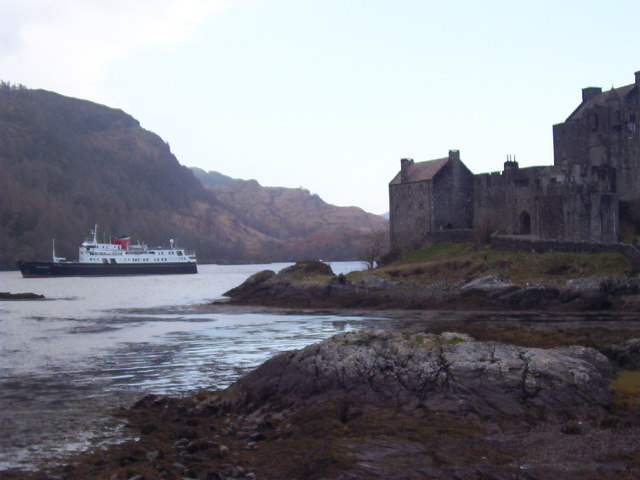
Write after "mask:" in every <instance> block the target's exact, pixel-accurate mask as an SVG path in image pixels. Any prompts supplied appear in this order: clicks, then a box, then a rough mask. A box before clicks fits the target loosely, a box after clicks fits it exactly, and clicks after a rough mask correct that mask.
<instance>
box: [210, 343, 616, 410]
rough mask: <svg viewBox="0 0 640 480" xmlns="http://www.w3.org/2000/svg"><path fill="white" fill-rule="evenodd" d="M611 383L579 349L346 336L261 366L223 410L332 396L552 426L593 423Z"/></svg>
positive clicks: (605, 367) (600, 363) (604, 367)
mask: <svg viewBox="0 0 640 480" xmlns="http://www.w3.org/2000/svg"><path fill="white" fill-rule="evenodd" d="M612 378H613V372H612V369H611V367H610V366H609V363H608V360H607V358H606V357H605V356H604V355H602V354H601V353H599V352H597V351H596V350H593V349H590V348H586V347H582V346H572V347H565V348H554V349H549V350H544V349H539V348H523V347H516V346H513V345H505V344H502V343H498V342H477V341H474V340H473V339H472V338H471V337H469V336H467V335H464V334H457V333H443V334H441V335H433V334H424V335H403V334H400V333H376V332H358V333H356V332H348V333H342V334H338V335H335V336H333V337H331V338H329V339H327V340H325V341H323V342H321V343H318V344H315V345H311V346H308V347H306V348H304V349H302V350H299V351H295V352H290V353H284V354H281V355H279V356H276V357H275V358H273V359H271V360H269V361H267V362H265V363H264V364H263V365H261V366H260V367H259V368H257V369H256V370H255V371H253V372H252V373H250V374H249V375H247V376H246V377H244V378H242V379H241V380H239V381H238V382H237V383H236V384H235V386H234V388H233V397H232V398H231V399H229V398H225V399H224V400H223V403H224V404H225V405H226V406H232V407H233V409H238V408H240V409H241V410H243V411H246V412H254V411H256V410H259V409H267V410H278V409H283V408H291V407H295V408H300V407H301V406H302V405H305V404H306V403H308V402H318V401H320V400H322V399H329V398H330V399H334V400H335V399H343V400H349V401H352V402H357V403H365V404H374V405H378V406H389V407H393V408H401V409H403V410H404V411H406V412H407V413H410V414H411V415H416V416H418V417H424V416H427V415H430V414H432V413H437V412H440V413H442V412H446V413H456V414H463V415H474V416H477V417H483V418H484V417H493V416H504V415H508V416H518V415H523V414H525V413H526V412H528V411H530V410H531V409H534V410H536V411H538V413H539V414H542V415H544V416H545V417H548V418H556V417H558V416H561V415H563V414H566V413H567V412H569V411H570V412H571V414H572V415H573V416H576V415H585V414H586V413H589V414H590V415H593V414H594V413H595V411H596V410H597V409H598V406H600V405H605V404H606V403H607V402H608V400H609V390H608V384H609V382H610V380H611V379H612ZM214 403H215V400H214ZM204 405H209V406H210V405H212V403H210V402H207V403H205V404H203V406H204Z"/></svg>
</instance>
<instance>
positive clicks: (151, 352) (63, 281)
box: [0, 262, 370, 469]
mask: <svg viewBox="0 0 640 480" xmlns="http://www.w3.org/2000/svg"><path fill="white" fill-rule="evenodd" d="M286 265H287V264H274V265H243V266H217V265H202V266H200V267H199V271H200V273H199V274H197V275H172V276H142V277H120V278H104V277H102V278H100V277H92V278H58V279H23V278H21V277H20V275H19V273H18V272H0V291H8V292H12V293H18V292H35V293H40V294H44V295H45V296H46V297H47V300H41V301H15V302H7V301H5V302H0V429H1V430H2V433H3V434H2V435H0V469H3V468H8V467H13V466H20V467H30V466H33V465H37V463H38V461H39V460H40V459H42V458H43V457H46V456H50V455H55V454H58V453H64V452H65V451H73V450H76V449H78V448H81V447H83V446H86V445H87V442H89V441H91V440H93V441H109V440H113V439H117V438H119V435H120V433H119V426H118V425H117V424H114V423H113V420H112V419H111V417H110V416H109V415H108V410H109V409H111V408H113V407H117V406H123V405H124V406H126V405H130V404H131V403H132V402H134V401H135V400H136V399H137V398H139V397H140V396H142V395H145V394H147V393H156V394H179V393H181V392H186V391H190V390H194V389H199V388H222V387H225V386H227V385H229V384H230V383H231V382H233V381H234V380H235V379H236V378H237V377H238V376H239V375H240V374H242V373H243V372H246V371H247V370H249V369H251V368H253V367H255V366H257V365H259V364H260V363H262V362H263V361H264V360H266V359H267V358H269V357H271V356H272V355H274V354H275V353H278V352H281V351H285V350H290V349H295V348H300V347H303V346H305V345H308V344H310V343H313V342H316V341H318V340H321V339H324V338H326V337H328V336H330V335H332V334H334V333H336V332H339V331H343V330H349V329H357V328H359V325H361V323H362V322H363V321H364V320H365V319H364V318H359V317H353V318H352V317H337V316H329V315H327V316H323V315H285V314H282V315H279V314H261V313H247V312H246V311H243V312H244V313H210V312H207V311H206V310H207V309H206V308H203V307H202V305H205V304H207V303H209V302H211V301H213V300H215V299H218V298H220V297H221V295H222V293H223V292H225V291H226V290H228V289H229V288H232V287H234V286H236V285H238V284H239V283H241V282H242V281H243V280H244V279H246V278H247V277H248V276H249V275H251V274H253V273H255V272H257V271H259V270H262V269H265V268H270V269H273V270H276V271H277V270H279V269H281V268H283V267H284V266H286ZM332 267H333V268H334V271H336V273H340V272H347V271H351V270H356V269H359V268H361V264H360V263H356V262H354V263H347V262H345V263H336V264H333V265H332ZM209 310H210V309H209ZM368 320H370V319H368Z"/></svg>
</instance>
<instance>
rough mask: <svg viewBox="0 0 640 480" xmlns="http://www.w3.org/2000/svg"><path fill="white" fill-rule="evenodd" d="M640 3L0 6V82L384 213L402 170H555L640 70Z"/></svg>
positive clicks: (226, 165) (176, 0)
mask: <svg viewBox="0 0 640 480" xmlns="http://www.w3.org/2000/svg"><path fill="white" fill-rule="evenodd" d="M639 18H640V2H638V0H623V1H617V0H611V1H609V2H604V1H598V2H596V1H590V0H580V1H578V0H575V1H573V0H537V1H518V0H504V1H499V0H486V1H477V0H469V1H462V0H447V1H442V0H438V1H431V0H208V1H205V0H55V1H53V0H0V79H1V80H4V81H10V82H12V83H22V84H24V85H26V86H27V87H30V88H43V89H46V90H52V91H55V92H58V93H61V94H64V95H68V96H73V97H78V98H84V99H88V100H92V101H95V102H98V103H102V104H105V105H108V106H111V107H117V108H122V109H123V110H124V111H126V112H127V113H129V114H131V115H132V116H134V117H135V118H137V119H138V120H139V121H140V123H141V124H142V126H143V127H144V128H146V129H148V130H152V131H154V132H155V133H157V134H158V135H160V136H161V137H162V138H163V139H164V140H165V141H167V142H168V143H169V144H170V145H171V150H172V152H173V153H174V154H175V155H176V156H177V158H178V161H179V162H180V163H181V164H183V165H186V166H197V167H200V168H203V169H205V170H215V171H218V172H221V173H223V174H225V175H229V176H232V177H235V178H243V179H250V178H253V179H256V180H258V181H259V182H260V183H261V184H263V185H268V186H286V187H304V188H307V189H309V190H310V191H311V192H312V193H317V194H319V195H320V196H321V197H322V198H323V199H324V200H325V201H327V202H329V203H333V204H336V205H345V206H346V205H356V206H360V207H362V208H364V209H365V210H367V211H370V212H373V213H382V212H385V211H387V210H388V198H387V185H388V183H389V181H390V180H391V179H392V178H393V176H394V175H395V174H396V172H397V171H398V169H399V166H400V161H399V160H400V158H402V157H410V158H414V159H415V160H416V161H422V160H430V159H434V158H441V157H444V156H446V155H447V152H448V150H449V149H459V150H460V153H461V158H462V160H463V161H464V162H465V163H466V165H467V166H468V167H469V168H470V169H471V170H472V171H473V172H475V173H480V172H486V171H495V170H499V169H501V167H502V163H503V162H504V160H505V159H506V156H507V155H515V156H516V159H517V160H518V161H519V162H520V164H521V166H532V165H548V164H551V163H552V162H553V148H552V131H551V128H552V125H553V124H554V123H559V122H562V121H563V120H564V119H565V118H566V117H567V116H568V115H569V114H570V113H571V112H572V111H573V110H574V109H575V108H576V107H577V106H578V104H579V103H580V98H581V89H582V88H583V87H587V86H600V87H603V89H605V90H608V89H610V88H611V87H612V86H615V87H619V86H623V85H628V84H631V83H633V81H634V72H635V71H638V70H640V55H639V53H640V34H639V30H638V19H639Z"/></svg>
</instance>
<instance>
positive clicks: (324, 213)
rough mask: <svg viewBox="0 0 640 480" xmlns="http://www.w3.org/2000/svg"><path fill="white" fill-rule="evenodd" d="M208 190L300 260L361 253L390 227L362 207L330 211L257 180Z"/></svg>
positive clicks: (295, 191)
mask: <svg viewBox="0 0 640 480" xmlns="http://www.w3.org/2000/svg"><path fill="white" fill-rule="evenodd" d="M212 173H215V172H209V175H210V174H212ZM227 178H228V177H227ZM208 190H209V191H210V192H212V193H213V194H214V195H215V198H216V200H217V201H218V203H219V204H220V205H221V206H222V207H224V208H225V209H226V210H228V211H229V212H231V213H232V214H233V215H234V216H235V217H236V218H238V219H240V221H242V223H244V224H247V225H251V226H252V227H253V228H255V229H256V230H258V231H259V232H261V233H263V234H265V235H268V236H269V237H271V238H274V239H277V240H279V241H282V242H286V245H287V248H288V249H290V250H291V251H293V252H299V253H298V255H296V257H298V258H302V257H305V256H306V257H307V258H324V259H329V258H337V257H339V256H340V252H341V251H345V250H346V251H358V252H360V251H361V250H362V249H361V247H359V246H358V245H360V244H362V243H366V242H367V240H368V239H369V237H371V232H376V231H381V230H386V228H387V225H388V221H387V220H386V219H384V218H383V217H380V216H378V215H372V214H370V213H367V212H365V211H364V210H362V209H360V208H357V207H336V206H334V205H329V204H327V203H325V202H324V201H323V200H322V199H321V198H320V197H319V196H318V195H313V194H311V193H310V192H309V191H308V190H305V189H302V188H283V187H263V186H262V185H260V184H259V183H258V182H257V181H255V180H237V181H235V182H233V183H224V184H218V185H215V186H212V187H208ZM302 252H305V253H306V255H302ZM359 258H362V257H359Z"/></svg>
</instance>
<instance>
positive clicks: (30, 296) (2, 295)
mask: <svg viewBox="0 0 640 480" xmlns="http://www.w3.org/2000/svg"><path fill="white" fill-rule="evenodd" d="M42 299H44V295H40V294H39V293H31V292H24V293H10V292H0V300H42Z"/></svg>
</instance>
